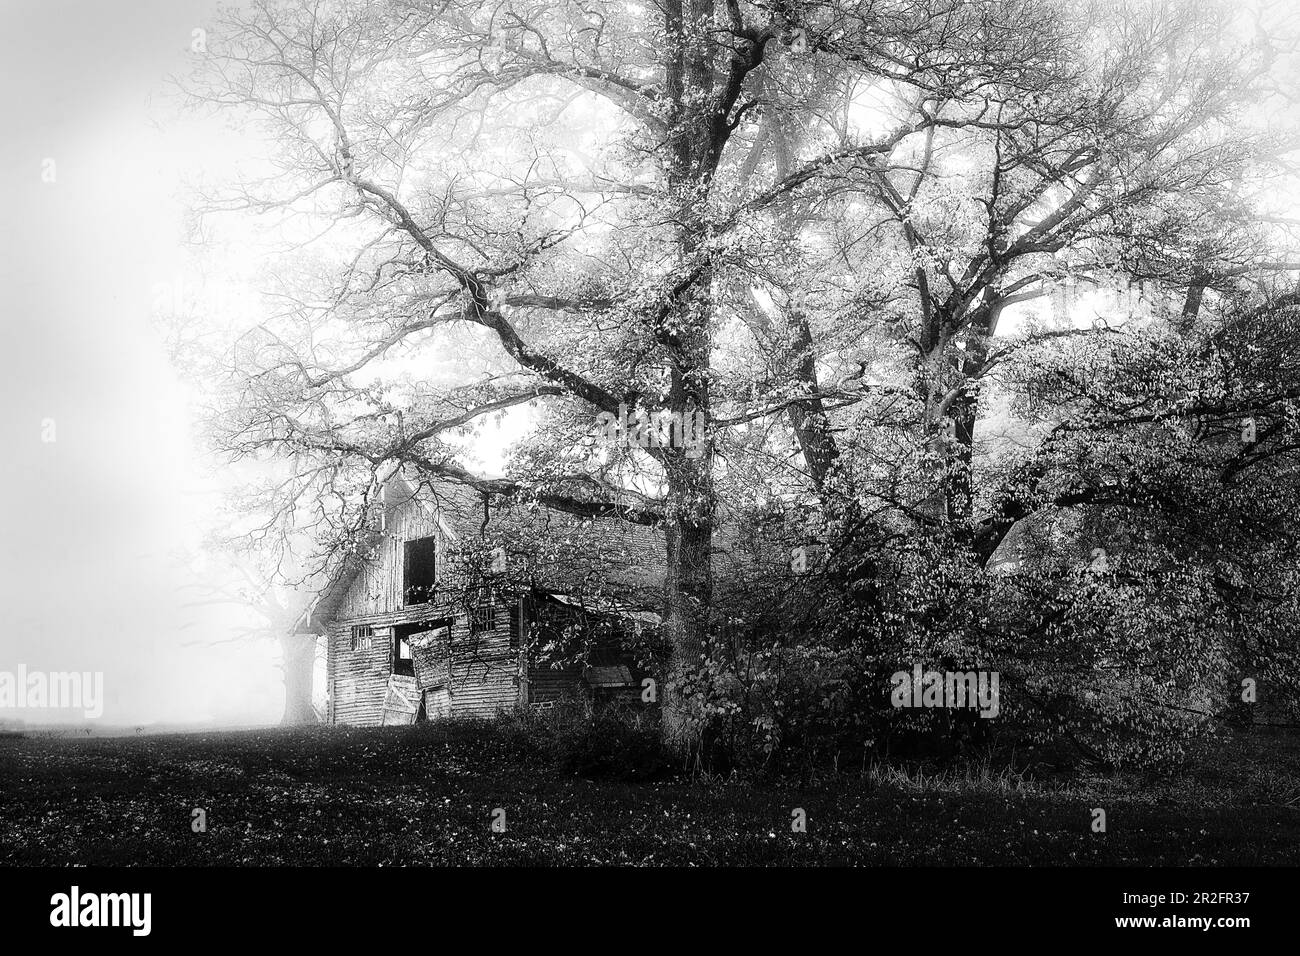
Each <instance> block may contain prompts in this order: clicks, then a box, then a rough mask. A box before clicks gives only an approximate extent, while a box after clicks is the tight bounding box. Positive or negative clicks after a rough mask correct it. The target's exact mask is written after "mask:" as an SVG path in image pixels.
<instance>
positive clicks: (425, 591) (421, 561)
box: [402, 538, 437, 605]
mask: <svg viewBox="0 0 1300 956" xmlns="http://www.w3.org/2000/svg"><path fill="white" fill-rule="evenodd" d="M436 545H437V539H436V538H416V539H415V540H414V541H407V542H406V543H405V545H404V549H403V562H402V603H403V604H405V605H411V604H426V603H428V602H429V601H432V600H433V585H434V575H433V566H434V558H435V556H436V551H437V548H436Z"/></svg>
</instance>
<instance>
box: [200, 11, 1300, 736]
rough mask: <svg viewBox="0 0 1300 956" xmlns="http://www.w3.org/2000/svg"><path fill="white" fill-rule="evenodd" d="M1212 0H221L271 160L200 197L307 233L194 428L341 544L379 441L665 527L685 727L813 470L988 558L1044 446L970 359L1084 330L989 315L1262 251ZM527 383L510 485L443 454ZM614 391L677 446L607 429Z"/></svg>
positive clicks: (234, 76)
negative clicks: (747, 590)
mask: <svg viewBox="0 0 1300 956" xmlns="http://www.w3.org/2000/svg"><path fill="white" fill-rule="evenodd" d="M1229 21H1230V15H1229V14H1228V13H1227V12H1226V11H1225V8H1222V7H1219V6H1214V5H1209V4H1199V3H1198V4H1189V5H1183V6H1178V7H1171V6H1165V5H1159V4H1146V3H1111V4H1104V3H1098V4H1084V5H1078V4H1064V3H1059V2H1055V0H1012V2H1001V3H993V2H965V0H884V2H881V0H874V2H825V3H775V4H759V3H748V2H739V0H722V2H715V0H664V2H661V3H656V4H652V5H642V4H635V3H625V2H576V0H575V2H560V3H546V4H540V3H528V2H513V0H510V2H499V3H490V4H484V3H477V2H475V3H470V2H456V0H437V2H434V0H390V2H387V3H382V4H369V3H365V4H363V3H354V2H348V0H340V2H333V3H316V2H313V3H308V2H305V0H300V2H294V3H287V4H270V3H263V4H257V5H255V6H254V7H253V9H252V11H251V12H250V13H248V14H247V15H245V14H239V13H236V14H232V15H231V16H230V17H229V18H228V20H227V21H226V22H225V24H224V25H223V26H222V27H221V28H220V29H219V30H215V31H213V37H212V40H211V42H210V43H209V54H208V58H207V60H206V62H205V63H204V64H203V67H202V70H201V74H200V78H199V80H198V82H197V84H196V85H195V86H194V87H193V91H194V93H195V96H196V98H197V99H198V100H199V101H200V102H203V103H207V104H212V105H216V106H219V107H225V108H231V109H234V110H237V111H239V114H240V115H241V116H245V117H248V118H250V119H252V120H255V121H256V122H257V123H258V124H259V125H260V128H261V129H262V130H263V131H264V132H265V133H266V134H267V135H268V137H269V140H270V142H272V143H273V144H274V146H275V165H274V169H273V171H272V173H271V175H269V176H267V177H265V178H262V179H260V180H258V181H252V182H246V183H243V184H240V185H239V186H237V187H236V188H235V189H234V190H233V191H232V192H229V193H227V194H225V195H222V196H218V197H216V198H214V200H213V201H212V202H211V203H210V205H209V208H210V209H212V210H222V211H241V210H242V211H252V212H257V213H260V214H263V215H264V216H267V217H270V218H271V219H272V220H273V221H274V222H275V223H276V225H277V227H278V228H280V229H282V230H284V231H285V232H286V233H287V234H288V235H290V236H291V237H293V238H295V239H301V240H303V241H304V242H306V241H307V240H311V241H312V243H313V244H314V246H313V247H314V249H315V250H316V252H315V254H314V255H313V256H311V257H309V256H308V255H306V254H305V253H304V252H303V251H302V249H301V246H299V247H295V251H294V258H293V263H294V268H293V270H292V271H291V270H289V269H288V268H287V267H286V268H282V269H281V270H280V273H279V275H278V279H279V280H280V282H281V288H280V289H279V290H278V291H277V299H276V301H277V302H278V303H279V304H280V308H279V309H278V311H277V313H276V314H275V315H274V316H273V317H270V318H268V319H267V320H266V321H265V322H263V323H262V324H261V325H259V326H258V327H257V328H256V329H255V330H251V331H248V332H245V333H244V334H242V335H240V336H239V337H238V338H237V339H234V340H232V341H231V342H229V343H228V345H229V352H228V353H213V354H214V355H216V354H220V356H221V358H222V361H223V363H224V365H225V369H226V371H227V372H228V373H229V374H227V375H225V376H224V377H221V378H219V379H218V378H217V377H216V376H215V374H209V375H207V376H205V377H206V379H207V380H208V381H210V382H218V381H219V382H220V384H221V387H222V390H221V391H220V393H219V394H217V395H216V396H215V398H214V406H213V407H214V415H213V416H212V418H213V437H214V440H215V442H216V445H217V446H218V447H219V448H220V449H222V450H223V451H225V452H226V453H228V454H229V455H231V456H233V457H235V458H245V457H266V456H280V457H282V458H284V459H287V460H291V461H292V462H293V468H292V475H291V477H290V478H288V479H286V480H284V481H283V482H281V483H280V484H279V485H278V486H277V487H276V488H275V490H274V494H273V495H272V496H271V497H270V499H269V507H270V510H271V511H272V512H274V513H275V514H277V515H278V516H279V517H280V518H281V519H282V520H283V521H284V522H285V523H288V524H297V525H300V523H302V522H306V523H308V524H310V525H311V526H313V527H314V528H315V529H316V532H317V537H318V541H319V545H320V551H319V555H320V556H321V557H323V558H327V559H329V560H335V561H336V560H339V559H340V558H341V557H342V556H344V555H346V554H348V553H349V552H350V550H351V549H354V547H355V545H354V544H353V542H355V541H356V539H357V537H358V535H359V533H360V532H361V530H362V529H363V528H364V527H365V523H366V520H367V519H366V516H367V514H368V513H369V512H370V509H371V508H372V507H373V504H374V495H375V494H376V491H377V488H378V487H379V483H378V476H379V475H380V474H381V472H383V471H384V470H385V469H388V468H391V467H392V466H393V465H394V464H402V465H405V466H407V467H409V468H412V469H414V470H416V471H417V472H418V473H420V474H421V475H423V476H425V477H426V478H428V479H442V480H450V481H455V482H460V483H462V484H464V485H466V486H468V487H470V488H473V489H475V490H476V491H478V492H480V493H483V494H486V495H488V496H490V497H492V496H495V497H505V498H515V499H519V498H523V499H527V500H530V501H537V502H540V503H544V504H546V505H549V506H551V507H554V508H558V509H562V510H566V511H569V512H572V513H574V514H577V515H583V516H607V515H616V516H618V517H620V518H622V519H624V520H627V521H631V522H639V523H644V524H647V525H654V526H656V527H657V528H660V529H662V531H663V534H664V539H665V566H666V576H665V584H664V593H663V610H664V630H665V633H666V636H667V638H668V640H669V643H670V644H671V647H672V650H673V657H672V664H671V670H670V674H669V677H670V680H669V682H668V687H667V694H666V697H665V718H666V720H665V728H666V732H667V734H668V735H669V736H670V737H671V738H672V739H674V741H675V742H677V743H678V744H679V745H681V746H683V747H686V748H691V747H694V746H696V745H697V743H698V740H699V735H700V733H701V730H702V727H703V724H704V722H705V721H706V720H707V719H708V718H709V717H710V714H709V712H708V711H707V700H706V699H705V698H703V697H702V696H701V695H696V694H690V693H686V692H685V691H686V689H687V688H688V687H697V686H702V685H701V673H702V672H701V671H700V668H701V666H702V665H705V663H706V657H707V656H708V655H707V652H708V651H709V649H710V643H711V640H712V636H713V635H714V632H715V631H716V630H717V628H713V629H711V627H710V619H711V616H713V617H716V616H717V615H716V614H715V607H716V604H717V601H716V600H715V597H716V596H715V583H716V580H715V579H716V578H717V573H716V570H715V548H716V547H717V545H718V543H719V533H720V528H723V527H725V526H727V525H729V524H734V523H737V522H739V521H741V520H742V519H746V518H747V517H749V516H751V514H752V512H753V511H754V510H755V509H758V510H761V509H763V508H766V507H769V506H770V505H771V503H772V502H779V501H786V500H788V499H789V498H790V497H791V495H797V494H800V493H803V492H810V493H812V494H813V495H814V496H815V497H817V498H818V499H819V504H820V507H821V509H822V513H823V515H824V516H825V518H826V519H827V520H829V521H831V522H832V523H833V524H834V523H836V522H838V524H834V527H837V528H839V529H840V530H841V531H842V530H843V529H854V530H856V531H859V532H862V533H865V531H864V530H863V529H864V527H865V525H866V524H867V523H868V521H867V516H870V522H869V523H871V525H872V527H873V528H874V529H875V530H874V531H872V532H871V533H872V534H877V535H882V536H886V537H887V536H889V535H894V534H902V535H904V536H907V535H910V536H911V537H912V538H913V539H914V540H913V543H912V544H911V545H909V548H912V550H914V551H916V552H917V553H920V550H924V545H923V544H922V543H923V542H925V541H930V540H934V539H942V540H949V541H951V542H952V545H951V547H952V549H967V550H968V551H971V552H973V553H974V554H975V555H977V556H979V558H980V559H981V560H983V561H987V559H988V557H990V556H991V555H992V554H993V553H995V551H996V549H997V547H998V545H999V543H1000V542H1001V540H1002V538H1003V537H1004V536H1005V534H1006V532H1007V531H1008V530H1009V529H1010V528H1011V527H1012V526H1013V525H1014V523H1015V521H1016V520H1018V519H1019V518H1021V517H1024V516H1025V515H1027V514H1028V513H1029V511H1030V510H1032V507H1033V505H1032V504H1031V503H1027V502H1032V501H1038V500H1039V498H1038V497H1035V496H1041V495H1043V494H1045V493H1046V492H1045V491H1044V490H1043V489H1044V484H1043V478H1042V477H1037V475H1038V471H1043V473H1044V474H1047V473H1049V472H1050V469H1046V471H1044V470H1043V466H1042V465H1041V463H1033V462H1027V463H1024V464H1023V465H1020V466H1017V467H1009V466H1008V465H1007V464H1006V463H1005V462H1002V461H1000V460H998V458H997V456H995V455H986V454H985V452H986V450H987V449H984V448H981V447H980V444H981V443H980V442H979V441H978V437H977V436H978V432H977V427H976V425H977V419H978V418H979V416H980V414H981V408H982V407H984V403H986V402H987V400H988V397H989V393H990V387H989V383H990V382H991V381H992V375H993V373H994V371H995V369H998V368H999V367H1002V366H1005V365H1006V364H1007V363H1008V362H1010V361H1011V359H1012V357H1013V355H1014V354H1019V353H1021V352H1022V351H1023V350H1024V349H1028V348H1030V347H1031V346H1032V345H1033V344H1034V343H1035V342H1036V341H1040V340H1046V341H1054V340H1065V339H1071V338H1075V337H1080V338H1088V337H1100V335H1101V334H1102V333H1101V332H1097V333H1095V335H1094V333H1092V332H1086V333H1081V334H1079V335H1077V336H1076V334H1075V333H1072V332H1069V331H1067V330H1053V331H1045V332H1043V333H1041V334H1039V335H1036V336H1031V337H1029V338H1028V339H1025V340H1021V341H1017V342H1015V343H1012V344H1008V345H1006V346H1004V347H1001V348H999V347H998V345H997V338H996V337H997V336H998V334H999V332H1000V331H1001V330H1000V328H999V326H1000V324H1001V323H1002V322H1003V319H1004V315H1005V314H1006V313H1007V310H1008V309H1009V308H1011V307H1012V306H1016V305H1019V304H1021V303H1023V302H1025V301H1027V300H1028V299H1030V298H1031V297H1038V296H1043V295H1046V294H1049V293H1050V292H1051V290H1052V289H1054V288H1056V287H1060V286H1062V285H1063V284H1066V283H1068V282H1070V281H1072V280H1075V281H1081V282H1088V283H1094V284H1098V285H1110V286H1117V285H1122V284H1125V283H1127V281H1128V280H1129V279H1131V278H1137V279H1141V280H1144V281H1147V280H1149V281H1151V282H1152V283H1153V287H1154V286H1155V285H1157V284H1158V286H1159V287H1160V288H1161V289H1162V290H1166V289H1173V290H1181V291H1182V293H1183V295H1184V298H1185V300H1186V301H1187V302H1188V303H1189V306H1188V308H1187V310H1186V311H1187V313H1188V315H1189V321H1191V320H1194V319H1195V318H1196V317H1197V315H1198V314H1199V310H1200V309H1201V306H1200V304H1199V303H1200V302H1201V301H1203V300H1204V298H1205V294H1206V292H1207V291H1209V292H1211V293H1213V294H1214V295H1218V294H1220V293H1232V292H1234V291H1236V289H1237V285H1236V284H1234V282H1233V280H1234V279H1240V278H1242V277H1243V276H1246V275H1253V274H1256V273H1258V272H1259V271H1260V270H1261V269H1266V268H1277V267H1280V266H1284V265H1286V263H1284V262H1276V261H1273V260H1272V258H1271V257H1270V254H1269V252H1268V247H1267V245H1266V243H1265V242H1264V235H1263V233H1262V231H1261V230H1260V228H1259V226H1258V224H1257V223H1254V222H1252V221H1251V220H1250V218H1249V208H1248V203H1246V202H1245V201H1244V200H1242V199H1241V197H1240V189H1239V187H1240V185H1241V184H1242V183H1246V182H1251V181H1254V178H1257V177H1259V176H1261V175H1263V174H1264V172H1265V171H1266V170H1267V163H1268V162H1269V161H1270V160H1271V159H1272V158H1274V157H1276V156H1278V155H1279V154H1280V153H1281V152H1282V151H1283V150H1284V149H1285V148H1286V146H1287V145H1288V144H1287V142H1284V141H1283V138H1282V137H1279V136H1278V135H1276V134H1275V133H1273V132H1270V131H1269V130H1268V129H1266V128H1260V129H1255V128H1252V126H1251V124H1250V123H1249V122H1248V121H1247V120H1248V117H1247V115H1246V113H1245V111H1246V110H1247V108H1248V107H1249V106H1250V105H1251V104H1252V103H1256V102H1258V101H1259V100H1260V99H1261V98H1262V97H1265V96H1268V95H1270V88H1269V87H1268V80H1269V79H1270V77H1271V76H1272V73H1271V72H1270V70H1271V64H1272V63H1273V61H1274V60H1275V59H1276V56H1277V53H1276V51H1275V50H1274V49H1273V48H1272V47H1271V46H1269V45H1268V44H1267V43H1259V42H1255V41H1251V42H1246V43H1234V42H1232V41H1231V33H1230V31H1229V30H1227V26H1228V25H1229ZM1234 200H1235V201H1234ZM317 233H319V235H318V234H317ZM1162 294H1163V293H1162ZM1212 297H1213V296H1212ZM1193 300H1195V304H1194V305H1192V304H1190V303H1193ZM215 371H216V370H215V369H209V372H210V373H214V372H215ZM523 406H527V407H529V408H531V409H532V421H533V426H534V427H533V429H532V432H531V434H530V437H529V438H528V439H527V440H525V441H524V442H522V443H521V444H520V445H519V446H518V447H517V448H516V453H515V456H514V459H513V461H512V463H511V470H510V473H509V475H508V476H507V477H493V476H488V475H485V474H481V473H479V472H476V471H475V470H474V469H472V468H471V467H469V466H467V465H466V463H465V458H466V455H465V453H466V450H467V445H468V443H469V442H470V441H471V440H472V439H473V437H474V436H475V434H476V433H478V434H481V432H476V430H477V429H479V428H480V427H481V425H482V423H483V422H484V421H485V420H487V419H489V418H490V417H491V416H494V415H498V414H499V413H502V412H506V411H507V410H510V409H516V410H517V409H519V408H520V407H523ZM626 410H632V411H633V412H634V413H639V414H641V415H642V416H643V420H648V421H653V422H655V423H659V424H662V423H663V422H667V423H668V425H667V428H672V427H674V424H675V426H676V431H675V433H674V434H675V436H676V437H675V438H674V437H671V435H669V436H668V440H666V441H650V442H647V443H645V445H644V446H638V445H636V444H635V443H629V442H627V441H623V440H622V439H621V438H620V437H619V436H618V435H617V433H616V434H615V440H613V441H611V440H609V439H610V433H609V431H608V429H607V428H605V430H604V432H603V434H604V436H605V437H604V439H602V437H601V435H602V431H601V428H602V423H604V425H606V426H607V424H608V421H609V418H610V417H613V418H617V419H619V420H622V419H623V418H624V416H625V411H626ZM602 416H604V417H603V418H602ZM696 421H703V422H704V423H705V425H706V428H705V430H704V431H703V432H702V434H701V435H700V436H699V440H688V439H687V435H686V431H685V428H684V426H685V425H686V424H687V423H693V422H696ZM1043 454H1048V452H1044V453H1043ZM1036 469H1037V471H1036ZM1026 472H1028V473H1029V474H1032V475H1034V476H1035V477H1034V478H1032V479H1030V480H1029V484H1030V485H1032V490H1030V491H1028V492H1025V493H1024V494H1021V493H1019V492H1018V490H1017V489H1023V488H1024V487H1025V484H1026V479H1025V478H1024V477H1023V475H1024V474H1025V473H1026ZM1067 498H1068V495H1067ZM1064 500H1066V499H1063V498H1061V496H1059V495H1058V496H1057V498H1055V499H1053V501H1054V502H1055V503H1056V504H1057V505H1058V506H1059V505H1060V504H1062V503H1063V501H1064ZM986 512H987V513H986ZM900 522H901V524H899V523H900ZM882 529H884V530H882ZM889 529H893V530H889ZM900 529H901V530H900ZM951 553H952V555H953V556H954V560H956V559H957V551H956V550H953V551H952V552H951ZM703 683H704V684H709V683H711V681H710V680H704V682H703Z"/></svg>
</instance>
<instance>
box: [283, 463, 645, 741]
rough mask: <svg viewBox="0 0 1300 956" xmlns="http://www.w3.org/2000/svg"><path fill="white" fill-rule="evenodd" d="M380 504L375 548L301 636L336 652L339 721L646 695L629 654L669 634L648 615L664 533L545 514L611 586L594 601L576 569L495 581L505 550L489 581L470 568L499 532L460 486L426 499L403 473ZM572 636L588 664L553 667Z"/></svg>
mask: <svg viewBox="0 0 1300 956" xmlns="http://www.w3.org/2000/svg"><path fill="white" fill-rule="evenodd" d="M380 500H381V505H380V507H379V514H377V515H376V519H375V527H374V529H373V530H372V531H371V533H370V535H369V538H368V540H367V541H365V542H363V547H361V548H360V549H359V550H358V551H357V552H356V553H355V554H353V555H352V556H350V557H349V558H348V559H347V560H346V561H344V562H343V563H342V567H341V569H340V571H339V572H338V573H337V574H336V575H335V577H334V579H333V580H332V581H331V583H330V584H329V586H328V587H327V588H326V589H325V590H324V592H323V593H322V594H321V595H320V596H319V597H318V598H317V600H316V601H315V603H314V604H313V605H312V607H311V608H310V610H309V611H308V612H307V614H306V615H305V616H304V618H303V621H302V622H301V623H300V625H299V626H300V629H303V630H307V631H311V632H314V633H317V634H321V635H323V636H324V638H325V640H326V644H327V662H328V665H327V680H328V691H327V696H328V720H329V722H330V723H335V724H350V725H378V724H401V723H412V722H414V721H416V720H418V719H434V718H437V717H443V716H479V717H490V716H492V715H494V714H497V713H500V712H503V711H510V710H513V709H515V708H520V707H527V706H533V707H540V708H544V707H547V706H550V705H551V704H552V703H553V702H555V701H558V700H560V699H561V698H563V697H565V696H566V695H586V696H587V697H589V698H590V697H603V696H611V695H614V696H618V695H627V696H632V695H636V696H638V697H639V695H640V692H641V680H642V679H643V678H644V676H645V675H644V674H643V673H642V672H641V671H640V670H639V669H638V667H637V664H636V661H635V658H634V656H633V655H632V654H630V653H629V651H628V646H629V644H630V639H631V638H633V637H635V636H637V635H640V634H641V632H642V631H643V630H644V629H646V628H653V627H654V625H656V624H657V623H658V615H657V614H655V613H653V612H652V611H650V610H648V608H649V607H651V606H653V600H652V598H651V596H652V595H655V594H657V593H658V589H659V587H660V585H661V581H662V570H661V568H662V560H663V559H662V555H663V544H662V539H661V538H659V537H658V535H657V533H656V532H653V531H652V530H650V529H648V528H645V527H642V526H638V525H631V524H627V523H625V522H620V521H615V520H613V519H602V520H597V521H592V520H590V519H586V520H584V519H580V518H577V517H574V516H572V515H568V514H563V513H560V512H551V511H549V510H547V509H541V515H540V518H539V519H538V520H540V521H542V522H543V524H544V527H543V528H542V529H541V531H542V534H543V535H545V536H546V538H547V539H548V541H550V542H551V543H553V544H558V545H559V547H560V550H561V551H562V552H563V551H566V549H568V548H569V547H570V542H571V549H572V553H573V554H578V553H582V554H586V555H591V554H596V558H595V560H598V561H599V563H600V565H601V571H602V573H601V576H600V577H601V585H602V586H601V588H600V589H599V590H598V593H593V591H592V590H591V589H589V588H584V582H583V572H582V570H581V568H579V567H578V564H579V562H577V561H576V560H575V561H564V562H560V563H561V564H563V565H564V566H563V567H556V568H555V569H554V571H555V573H554V574H545V575H542V576H541V578H539V577H538V576H537V574H536V567H535V566H534V567H533V569H532V572H531V573H532V576H531V577H529V579H528V580H527V581H521V580H519V579H518V578H517V577H515V576H512V575H510V574H508V573H493V572H504V570H505V569H504V568H502V567H495V568H493V567H492V566H493V565H496V564H498V563H499V564H504V563H505V562H506V560H507V554H506V549H505V548H502V547H500V546H498V547H496V548H495V549H492V552H490V553H489V555H488V559H489V560H488V571H489V573H486V574H484V573H479V570H478V569H481V568H482V567H483V566H484V565H483V563H482V562H480V563H479V564H477V565H475V564H474V563H473V562H471V561H469V560H467V557H466V556H467V555H468V554H472V553H473V552H474V551H475V549H476V547H477V546H478V544H479V543H481V542H484V541H489V540H498V539H499V536H498V538H490V537H489V531H497V532H499V531H500V528H497V527H495V526H493V527H490V525H491V524H492V517H493V516H491V515H490V514H489V513H488V510H487V508H488V505H487V502H486V501H485V500H484V499H483V498H482V497H481V496H479V495H477V494H475V493H474V492H472V491H469V490H467V489H465V488H463V487H460V486H455V485H446V486H443V485H439V486H438V487H436V488H434V487H432V486H430V485H428V484H422V485H420V486H419V490H418V491H417V489H416V487H415V486H414V485H413V483H412V482H408V481H407V480H405V479H404V478H403V477H402V476H401V475H400V474H398V475H394V476H392V477H391V478H389V479H388V481H386V482H385V483H384V485H383V489H382V494H381V498H380ZM534 523H536V522H534ZM534 530H536V529H534ZM521 546H524V547H526V546H527V545H526V544H525V545H521ZM480 550H481V549H480ZM657 568H658V570H656V569H657ZM587 577H588V580H590V575H589V574H588V575H587ZM575 632H581V633H580V637H582V638H583V639H584V640H586V642H587V646H586V652H585V653H584V654H583V655H582V660H581V662H577V661H574V660H568V661H565V662H563V663H561V662H557V661H555V660H553V659H551V658H550V657H549V656H548V653H547V650H548V648H549V647H551V646H553V645H554V644H556V643H557V641H558V639H559V638H560V637H561V636H565V637H568V638H572V637H573V635H574V633H575Z"/></svg>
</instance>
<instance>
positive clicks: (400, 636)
mask: <svg viewBox="0 0 1300 956" xmlns="http://www.w3.org/2000/svg"><path fill="white" fill-rule="evenodd" d="M393 673H394V674H406V675H408V676H410V677H414V676H415V660H414V658H412V656H411V635H410V634H409V633H407V632H404V631H402V630H400V629H399V630H394V631H393Z"/></svg>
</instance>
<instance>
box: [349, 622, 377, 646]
mask: <svg viewBox="0 0 1300 956" xmlns="http://www.w3.org/2000/svg"><path fill="white" fill-rule="evenodd" d="M374 638H375V629H374V628H373V627H372V626H371V625H369V624H353V625H352V643H351V645H350V646H351V649H352V650H354V651H368V650H370V647H371V645H372V643H373V642H374Z"/></svg>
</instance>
